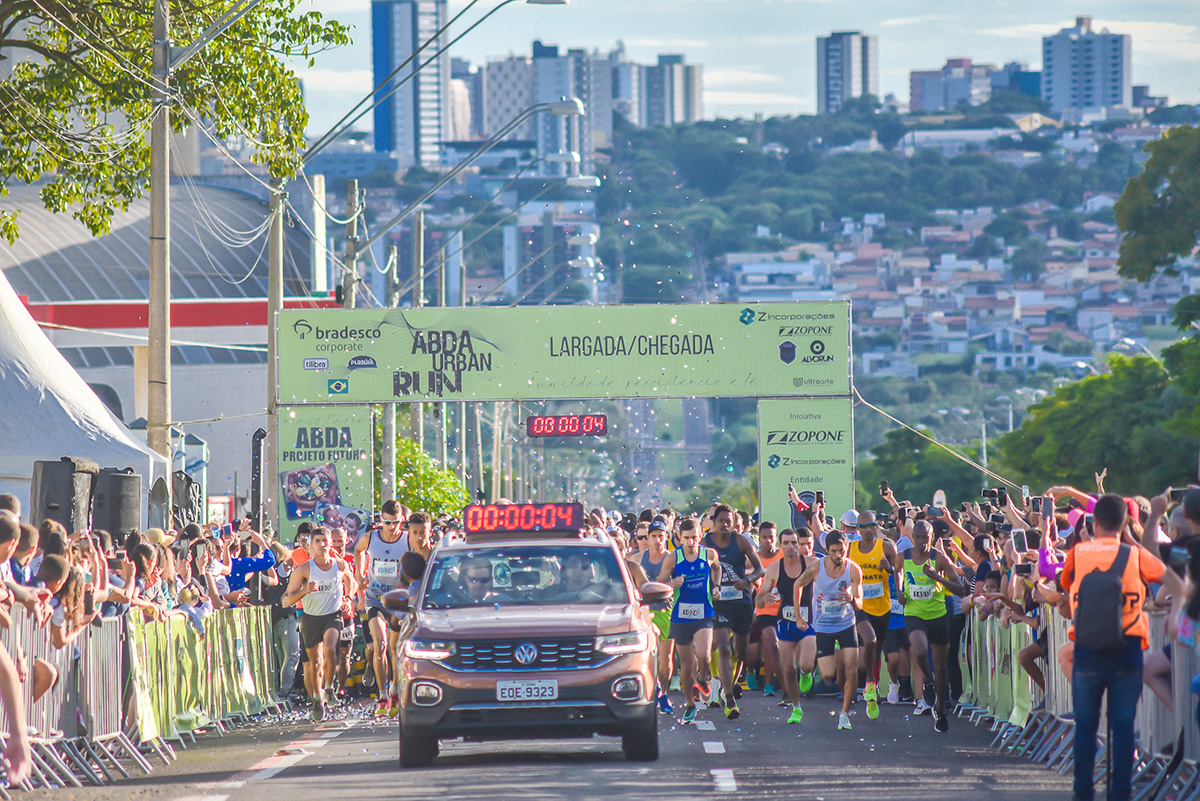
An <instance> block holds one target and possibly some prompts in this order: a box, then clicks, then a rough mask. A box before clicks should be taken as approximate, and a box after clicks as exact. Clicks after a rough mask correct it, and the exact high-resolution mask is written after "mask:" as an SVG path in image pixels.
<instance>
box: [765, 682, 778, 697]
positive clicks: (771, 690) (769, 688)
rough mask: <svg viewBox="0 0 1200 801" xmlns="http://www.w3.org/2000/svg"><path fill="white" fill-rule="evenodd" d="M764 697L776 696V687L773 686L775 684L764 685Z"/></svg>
mask: <svg viewBox="0 0 1200 801" xmlns="http://www.w3.org/2000/svg"><path fill="white" fill-rule="evenodd" d="M763 695H770V696H774V695H775V685H773V684H764V685H763Z"/></svg>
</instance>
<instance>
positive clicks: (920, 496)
mask: <svg viewBox="0 0 1200 801" xmlns="http://www.w3.org/2000/svg"><path fill="white" fill-rule="evenodd" d="M871 454H872V456H873V458H872V459H869V460H866V461H862V462H859V463H858V465H856V467H855V473H856V475H857V476H858V479H859V481H860V482H861V483H862V486H863V487H864V488H865V489H866V490H867V493H868V498H869V499H868V503H876V504H882V503H883V502H882V501H881V500H879V491H878V488H879V482H880V481H887V482H888V484H890V485H891V488H892V492H894V493H895V494H896V499H897V500H902V499H908V500H910V501H912V502H913V503H914V504H917V505H924V504H927V503H931V502H932V500H933V494H934V493H935V492H937V491H938V490H944V491H945V493H946V498H947V500H948V501H949V502H950V503H951V504H955V505H956V504H958V503H961V502H962V501H965V500H967V499H970V498H975V497H978V495H979V488H980V487H981V486H982V478H983V476H982V475H981V474H980V473H979V472H978V471H977V470H974V469H972V468H971V467H970V466H969V465H967V464H966V463H965V462H963V461H962V460H961V459H959V458H958V457H957V456H954V455H953V454H951V453H948V452H947V451H946V450H945V449H944V448H941V447H939V446H937V445H934V444H933V443H931V442H929V441H928V440H926V439H925V438H924V437H921V436H920V435H918V434H915V433H914V432H912V431H909V430H908V429H907V428H897V429H893V430H892V431H889V432H888V433H887V435H886V437H885V438H884V442H883V444H882V445H879V446H878V447H876V448H874V449H873V450H872V451H871ZM963 455H964V456H967V457H969V458H971V459H973V460H978V456H979V453H978V449H973V448H968V449H965V450H964V451H963Z"/></svg>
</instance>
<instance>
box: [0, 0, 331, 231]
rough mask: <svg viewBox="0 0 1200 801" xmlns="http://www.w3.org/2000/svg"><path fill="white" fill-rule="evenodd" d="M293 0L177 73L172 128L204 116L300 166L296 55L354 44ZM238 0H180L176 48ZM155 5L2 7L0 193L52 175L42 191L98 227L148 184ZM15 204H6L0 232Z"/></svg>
mask: <svg viewBox="0 0 1200 801" xmlns="http://www.w3.org/2000/svg"><path fill="white" fill-rule="evenodd" d="M297 3H298V0H263V2H262V3H260V4H259V5H258V6H256V7H255V8H254V9H253V10H251V11H249V12H248V13H246V14H245V16H243V17H241V19H239V20H238V21H237V22H236V23H234V24H233V26H232V27H230V28H229V29H228V30H226V31H225V32H224V33H222V34H221V35H220V36H218V37H217V38H216V39H215V40H214V41H212V42H211V43H209V44H208V45H207V46H206V47H205V48H204V50H203V51H201V52H200V53H199V54H198V55H196V56H194V57H193V58H191V59H190V60H189V61H187V62H185V63H184V64H182V65H181V66H180V67H179V69H178V70H176V71H175V72H174V73H173V74H172V76H171V87H172V93H173V99H174V101H175V102H174V106H173V110H174V112H175V113H173V114H172V126H173V128H174V130H175V131H176V132H179V131H182V130H184V129H186V128H188V127H191V126H193V125H203V126H205V127H206V128H207V129H208V130H209V131H210V132H211V134H212V136H213V137H214V138H215V139H217V140H223V139H226V138H228V137H234V136H239V137H244V138H245V139H246V141H247V142H249V143H250V144H251V145H253V146H254V147H255V152H254V155H253V157H252V158H253V160H254V161H255V162H257V163H260V164H263V165H265V166H266V167H267V169H268V170H269V172H270V174H271V175H274V176H279V177H285V176H289V175H292V174H294V173H295V171H296V170H297V168H298V167H299V164H300V161H299V153H300V152H301V151H302V150H303V148H304V129H305V126H306V125H307V123H308V113H307V111H306V110H305V108H304V99H303V96H302V93H301V87H300V83H299V81H298V80H297V78H296V76H295V74H294V73H293V71H292V68H291V66H290V62H291V60H293V59H307V60H308V63H309V64H310V65H311V64H312V60H311V59H312V56H313V55H315V54H316V53H318V52H320V51H321V50H323V49H325V48H328V47H334V46H340V45H344V44H346V43H347V42H349V36H348V29H347V28H346V27H345V26H343V25H342V24H341V23H339V22H336V21H327V20H325V19H323V18H322V16H321V14H319V13H317V12H305V13H297V12H296V6H297ZM232 4H233V3H232V0H172V2H171V14H172V30H171V33H172V39H173V45H174V46H175V47H177V48H183V47H187V46H188V45H189V44H190V43H191V42H193V41H195V40H197V39H199V38H200V37H201V35H202V34H203V33H204V32H205V31H206V30H207V29H208V28H209V26H210V25H211V24H212V23H213V22H214V21H216V20H217V19H219V18H220V17H221V16H222V15H223V14H224V13H225V12H226V11H227V10H228V9H229V8H230V6H231V5H232ZM153 39H154V35H153V3H151V2H143V3H126V2H123V1H122V0H37V1H36V2H26V1H25V0H15V1H14V2H0V58H3V59H5V60H8V61H10V62H11V64H10V65H8V66H10V69H9V74H8V75H7V77H4V78H3V79H0V196H3V195H4V194H6V187H7V185H8V184H9V183H11V182H25V183H34V182H36V181H39V180H42V179H45V183H43V184H42V188H41V198H42V202H43V203H44V204H45V206H46V208H48V209H50V210H51V211H55V212H64V211H71V212H72V213H73V215H74V216H75V217H76V218H77V219H78V220H80V221H81V222H82V223H83V224H84V225H86V226H87V227H88V228H89V229H90V230H91V231H92V233H94V234H97V235H98V234H102V233H105V232H107V231H108V229H109V226H110V224H111V220H112V215H113V214H114V212H116V211H118V210H124V209H126V208H128V206H129V204H130V203H131V202H132V201H133V200H134V199H136V198H138V197H140V196H141V195H142V194H143V193H144V192H145V190H146V188H147V186H148V182H149V171H150V149H149V144H148V140H147V137H146V132H147V131H148V129H149V127H150V124H151V121H152V118H153V114H154V113H155V111H154V110H153V109H152V108H151V101H150V89H151V70H152V57H153ZM18 213H19V210H15V211H14V210H9V211H4V210H0V235H3V236H4V237H5V238H6V239H8V241H9V242H12V241H15V240H16V238H17V236H18V234H19V228H18V219H17V218H18Z"/></svg>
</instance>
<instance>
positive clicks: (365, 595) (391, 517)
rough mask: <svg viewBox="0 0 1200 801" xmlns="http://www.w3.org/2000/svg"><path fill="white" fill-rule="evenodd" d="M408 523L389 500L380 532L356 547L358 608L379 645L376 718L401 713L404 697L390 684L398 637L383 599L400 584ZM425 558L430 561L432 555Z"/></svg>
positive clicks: (366, 535)
mask: <svg viewBox="0 0 1200 801" xmlns="http://www.w3.org/2000/svg"><path fill="white" fill-rule="evenodd" d="M414 517H415V515H414ZM405 522H406V521H405V520H404V519H403V518H401V517H400V504H399V503H397V502H396V501H395V500H393V499H388V500H386V501H384V502H383V507H382V508H381V509H380V516H379V526H380V527H379V529H370V530H368V531H367V532H366V533H364V534H363V535H362V536H361V537H359V539H358V545H356V546H354V560H355V566H354V568H355V573H356V574H357V576H358V577H359V581H360V586H361V588H362V589H361V590H360V591H359V594H358V608H359V609H360V610H365V611H366V613H367V628H368V629H369V630H370V633H371V642H373V643H374V644H375V648H374V649H373V650H374V653H373V654H372V661H373V663H374V666H375V677H376V680H377V681H378V682H379V704H378V706H377V707H376V709H375V715H376V717H383V716H386V715H390V714H391V711H392V710H393V709H395V710H396V712H397V714H399V710H400V697H399V695H397V694H396V690H397V689H398V685H396V684H389V683H388V678H389V677H390V676H391V675H392V672H393V671H392V663H393V662H394V661H395V654H396V641H397V638H398V636H397V635H396V634H395V633H392V632H390V631H389V630H388V620H389V619H390V615H389V613H388V612H387V610H386V609H384V607H383V596H384V595H385V594H386V593H388V592H391V591H392V590H394V589H396V587H397V586H399V584H400V557H402V556H404V554H405V553H406V552H407V551H408V550H409V547H408V546H409V540H408V537H406V536H405V533H404V531H403V529H401V526H403V525H405ZM422 556H425V557H426V558H428V554H422ZM385 643H386V646H385V645H384V644H385Z"/></svg>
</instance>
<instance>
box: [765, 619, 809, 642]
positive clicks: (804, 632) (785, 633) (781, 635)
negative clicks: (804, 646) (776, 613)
mask: <svg viewBox="0 0 1200 801" xmlns="http://www.w3.org/2000/svg"><path fill="white" fill-rule="evenodd" d="M815 636H817V633H816V632H815V631H813V629H812V627H811V626H810V627H808V628H807V629H801V628H800V627H799V626H797V625H796V624H795V623H793V622H792V621H790V620H777V621H775V638H776V639H778V640H783V641H784V642H800V641H801V640H803V639H804V638H806V637H815Z"/></svg>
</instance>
